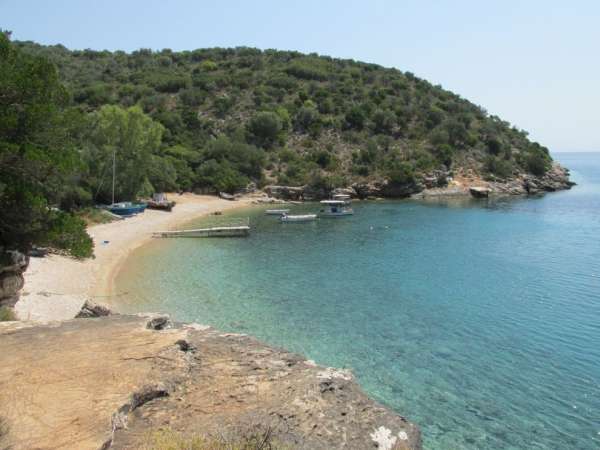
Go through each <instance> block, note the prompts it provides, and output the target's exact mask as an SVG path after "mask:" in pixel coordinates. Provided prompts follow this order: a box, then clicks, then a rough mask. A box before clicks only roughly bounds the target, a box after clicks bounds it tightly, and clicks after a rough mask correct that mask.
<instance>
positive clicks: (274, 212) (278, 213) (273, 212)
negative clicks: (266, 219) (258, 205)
mask: <svg viewBox="0 0 600 450" xmlns="http://www.w3.org/2000/svg"><path fill="white" fill-rule="evenodd" d="M289 212H290V210H289V209H267V210H266V211H265V214H266V215H267V216H283V215H285V214H287V213H289Z"/></svg>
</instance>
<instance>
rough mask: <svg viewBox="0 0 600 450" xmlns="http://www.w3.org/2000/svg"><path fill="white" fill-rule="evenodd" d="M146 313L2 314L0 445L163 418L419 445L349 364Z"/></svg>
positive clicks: (60, 439)
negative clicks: (35, 319) (153, 325)
mask: <svg viewBox="0 0 600 450" xmlns="http://www.w3.org/2000/svg"><path fill="white" fill-rule="evenodd" d="M157 317H164V316H155V317H153V318H154V319H156V318H157ZM147 324H148V317H147V316H142V315H135V316H129V315H111V316H105V317H100V318H98V319H96V320H84V319H74V320H69V321H65V322H55V323H52V324H46V325H41V324H34V323H27V322H10V323H0V354H1V355H2V364H1V365H0V380H10V383H9V384H6V385H5V387H4V388H3V389H0V418H3V419H4V424H5V427H4V428H5V435H4V437H3V438H2V437H0V448H11V449H14V450H21V449H30V448H40V449H41V448H103V449H108V448H112V449H138V448H145V446H144V444H145V442H147V438H148V435H149V434H150V433H152V432H154V431H157V430H159V429H161V428H164V427H165V425H167V426H168V428H170V429H172V430H176V431H181V432H182V433H184V435H186V436H205V437H206V436H208V437H210V436H239V437H243V436H244V435H245V434H248V433H252V432H255V431H256V430H257V429H261V430H263V429H266V430H268V432H269V433H270V435H271V436H272V438H273V441H274V442H277V443H278V444H279V443H280V444H281V446H282V447H283V448H290V449H293V448H306V449H314V450H325V449H328V450H329V449H332V450H334V449H367V448H376V447H375V446H376V445H379V446H380V447H379V448H385V447H384V446H386V445H389V444H390V443H393V445H394V447H393V449H399V450H409V449H411V450H412V449H420V448H421V437H420V432H419V429H418V427H417V426H415V425H414V424H412V423H410V422H408V421H407V420H406V419H405V418H403V417H402V416H399V415H398V414H396V413H394V412H392V411H391V410H389V409H387V408H386V407H384V406H382V405H380V404H377V403H376V402H375V401H373V400H371V399H370V398H368V397H367V396H366V395H365V393H364V392H363V391H362V390H361V389H360V387H359V386H358V385H357V384H356V382H355V380H354V379H353V378H352V376H351V375H350V373H349V372H347V371H344V370H337V369H332V368H324V367H320V366H318V365H316V364H314V363H313V362H311V361H307V360H305V359H304V358H303V357H301V356H299V355H295V354H292V353H289V352H286V351H285V350H281V349H276V348H272V347H269V346H266V345H264V344H262V343H261V342H259V341H257V340H256V339H253V338H251V337H248V336H243V335H235V334H231V333H222V332H220V331H218V330H214V329H212V328H207V327H201V326H190V325H178V324H173V325H172V327H171V328H170V329H168V330H165V331H156V330H154V329H150V328H148V326H147ZM25 369H26V370H25ZM32 399H35V402H34V403H32ZM1 439H3V440H1Z"/></svg>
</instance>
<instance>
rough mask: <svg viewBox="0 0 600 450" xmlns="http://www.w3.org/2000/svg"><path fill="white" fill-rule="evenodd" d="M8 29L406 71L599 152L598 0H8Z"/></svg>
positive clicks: (97, 43)
mask: <svg viewBox="0 0 600 450" xmlns="http://www.w3.org/2000/svg"><path fill="white" fill-rule="evenodd" d="M0 28H2V29H4V30H11V31H12V32H13V35H12V36H13V39H16V40H31V41H35V42H38V43H41V44H58V43H60V44H63V45H65V46H66V47H68V48H71V49H85V48H91V49H95V50H104V49H107V50H117V49H118V50H126V51H132V50H136V49H138V48H151V49H155V50H160V49H163V48H170V49H172V50H193V49H195V48H202V47H214V46H218V47H236V46H248V47H257V48H261V49H267V48H275V49H280V50H298V51H301V52H307V53H310V52H316V53H319V54H323V55H329V56H333V57H339V58H350V59H355V60H360V61H366V62H371V63H376V64H380V65H382V66H386V67H396V68H398V69H400V70H403V71H410V72H413V73H414V74H415V75H417V76H419V77H421V78H425V79H427V80H428V81H430V82H432V83H433V84H440V85H442V86H443V87H444V88H446V89H449V90H451V91H453V92H456V93H457V94H459V95H461V96H462V97H464V98H467V99H469V100H471V101H472V102H474V103H476V104H478V105H481V106H482V107H484V108H485V109H486V110H487V111H488V112H489V113H490V114H495V115H498V116H500V117H501V118H503V119H504V120H508V121H509V122H511V123H512V124H514V125H516V126H517V127H519V128H522V129H524V130H527V131H528V132H529V133H530V137H531V138H532V139H534V140H536V141H538V142H540V143H541V144H543V145H545V146H547V147H549V148H550V150H552V151H594V150H595V151H600V113H599V111H598V106H599V105H600V1H598V0H595V1H591V0H589V1H584V0H571V1H568V0H563V1H555V0H546V1H538V0H521V1H516V0H503V1H496V0H488V1H485V0H484V1H482V0H438V1H435V0H429V1H426V0H421V1H418V0H396V1H393V0H369V1H367V0H363V1H355V0H320V1H315V0H303V1H295V2H292V1H285V0H252V1H240V0H238V1H234V0H217V1H215V0H212V1H205V0H169V1H165V0H162V1H157V0H119V1H115V0H98V1H83V0H79V1H75V0H47V1H33V0H0Z"/></svg>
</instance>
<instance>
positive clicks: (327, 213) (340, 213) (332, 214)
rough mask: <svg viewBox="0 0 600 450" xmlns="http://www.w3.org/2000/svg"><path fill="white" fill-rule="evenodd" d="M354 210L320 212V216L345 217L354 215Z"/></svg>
mask: <svg viewBox="0 0 600 450" xmlns="http://www.w3.org/2000/svg"><path fill="white" fill-rule="evenodd" d="M353 214H354V211H341V212H335V213H332V212H322V213H319V217H324V218H329V217H344V216H352V215H353Z"/></svg>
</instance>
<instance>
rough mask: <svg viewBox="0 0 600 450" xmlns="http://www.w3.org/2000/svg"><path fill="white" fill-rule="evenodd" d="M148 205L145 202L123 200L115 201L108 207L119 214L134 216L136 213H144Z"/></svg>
mask: <svg viewBox="0 0 600 450" xmlns="http://www.w3.org/2000/svg"><path fill="white" fill-rule="evenodd" d="M146 206H147V205H146V204H145V203H131V202H121V203H113V204H112V205H109V206H107V207H106V209H108V210H109V211H110V212H111V213H113V214H117V215H119V216H133V215H134V214H139V213H143V212H144V210H145V209H146Z"/></svg>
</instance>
